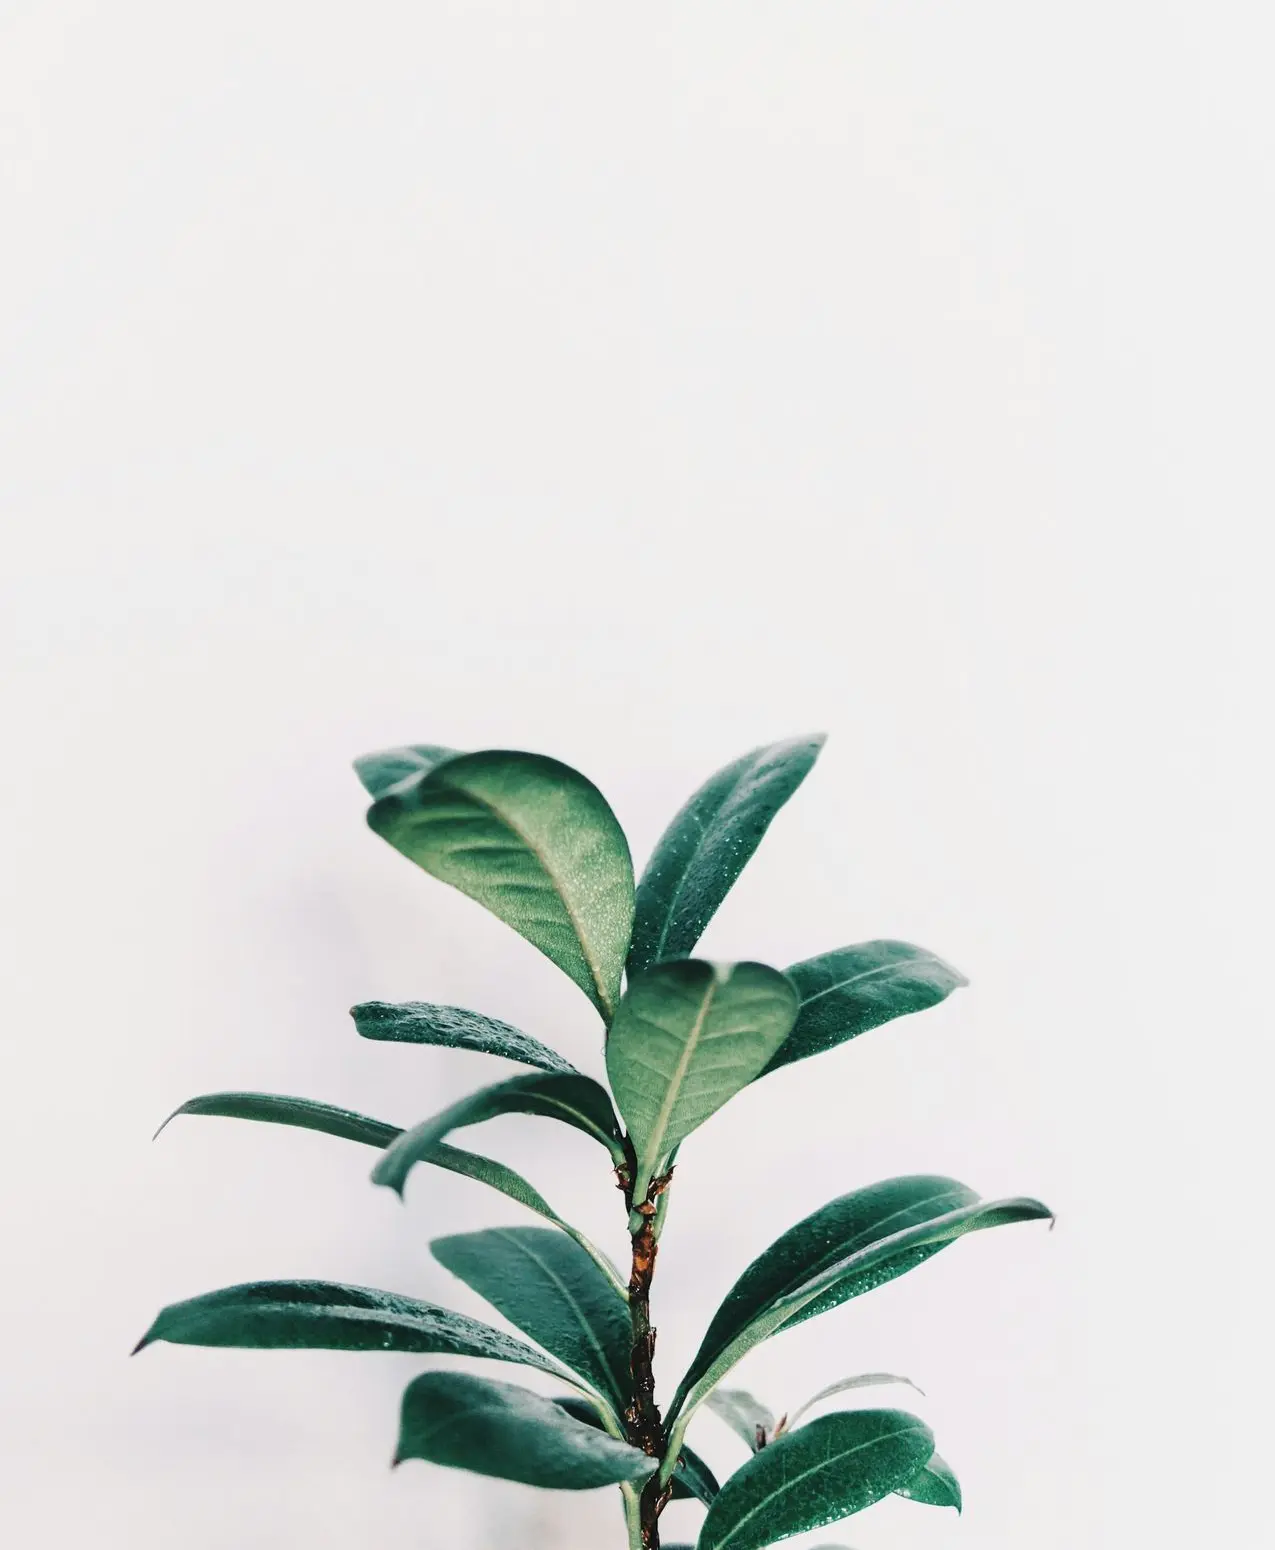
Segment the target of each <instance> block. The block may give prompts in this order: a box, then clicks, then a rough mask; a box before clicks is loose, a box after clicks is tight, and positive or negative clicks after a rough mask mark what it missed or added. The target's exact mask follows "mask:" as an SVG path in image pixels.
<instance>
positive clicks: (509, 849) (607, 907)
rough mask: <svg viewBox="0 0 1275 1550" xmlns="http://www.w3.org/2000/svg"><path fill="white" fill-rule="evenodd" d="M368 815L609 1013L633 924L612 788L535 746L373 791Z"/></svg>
mask: <svg viewBox="0 0 1275 1550" xmlns="http://www.w3.org/2000/svg"><path fill="white" fill-rule="evenodd" d="M367 820H368V823H369V824H370V825H371V827H372V828H373V829H374V830H375V832H376V833H377V834H379V835H381V837H382V838H383V839H386V840H388V841H389V843H390V844H391V845H393V846H394V848H395V849H396V850H399V851H402V853H403V854H404V855H405V856H407V857H409V859H411V860H412V861H415V862H416V863H417V865H418V866H421V867H423V868H424V869H425V871H427V872H429V873H430V874H431V875H433V876H434V877H437V878H439V879H440V880H441V881H443V882H445V883H450V884H451V885H452V886H453V887H454V888H458V889H460V891H461V892H462V893H465V894H468V895H469V897H470V898H471V899H476V900H477V901H478V902H479V903H480V904H482V905H484V906H486V908H487V909H489V910H490V911H491V912H492V913H493V914H494V915H497V916H499V918H500V919H501V920H503V921H504V922H505V923H506V924H507V925H510V926H512V927H513V928H514V930H515V931H517V932H519V933H520V934H521V935H522V936H524V937H526V939H527V940H528V941H529V942H531V943H532V944H533V945H534V946H536V947H538V948H539V949H540V951H541V952H542V953H544V954H545V955H546V957H548V958H550V959H551V960H552V961H553V962H554V963H556V964H557V965H558V967H559V968H560V969H562V970H563V971H564V973H566V974H568V975H569V976H570V977H571V978H572V979H573V980H574V981H575V982H576V984H577V985H579V986H580V988H581V989H582V990H584V991H585V993H586V994H587V995H588V996H590V997H591V998H592V1000H593V1001H594V1002H595V1004H596V1005H597V1007H598V1009H599V1010H600V1011H601V1013H602V1015H603V1016H604V1017H605V1018H606V1019H607V1020H608V1021H609V1020H610V1018H611V1015H612V1013H613V1012H614V1010H615V1006H616V1003H617V1002H618V1000H619V998H620V975H621V972H622V970H623V967H624V958H625V954H626V953H627V951H628V946H629V933H630V930H631V928H632V924H633V864H632V861H631V860H630V858H629V847H628V841H627V840H626V839H625V837H624V832H623V830H622V829H621V828H620V825H619V824H618V823H617V822H616V818H615V814H614V813H613V812H612V811H611V809H610V807H608V806H607V802H606V799H605V797H603V795H602V793H601V792H600V791H599V790H598V789H597V787H596V786H594V785H593V784H592V783H591V782H590V781H588V780H586V779H585V778H584V776H583V775H581V774H580V773H579V772H578V771H576V770H573V769H571V768H569V766H567V765H565V764H560V763H559V762H558V761H557V760H556V759H547V758H544V757H542V756H541V755H539V754H530V753H512V752H507V751H504V750H498V749H493V750H491V751H489V752H486V753H472V754H462V755H460V756H459V757H457V758H454V759H448V760H446V761H445V762H444V763H442V764H437V765H435V766H434V767H433V768H432V769H430V770H427V771H426V772H425V773H424V774H423V775H421V776H419V777H418V778H417V779H415V780H408V781H400V782H399V783H398V784H397V785H396V786H394V787H393V788H392V789H391V790H390V791H388V792H387V793H386V794H384V795H383V796H381V797H380V798H379V800H378V801H376V802H375V803H374V804H373V806H372V808H371V809H370V811H369V812H368V815H367Z"/></svg>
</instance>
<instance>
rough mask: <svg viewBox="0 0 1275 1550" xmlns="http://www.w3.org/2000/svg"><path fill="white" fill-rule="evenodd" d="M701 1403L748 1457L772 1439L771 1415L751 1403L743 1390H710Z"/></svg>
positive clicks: (763, 1408) (772, 1414)
mask: <svg viewBox="0 0 1275 1550" xmlns="http://www.w3.org/2000/svg"><path fill="white" fill-rule="evenodd" d="M704 1403H705V1404H706V1405H707V1406H708V1408H709V1409H710V1410H711V1411H712V1412H713V1414H714V1415H716V1416H720V1417H721V1419H722V1420H723V1421H725V1422H726V1424H727V1426H729V1427H730V1429H731V1431H733V1432H734V1433H735V1435H736V1436H737V1437H738V1438H739V1439H740V1441H741V1442H743V1443H744V1445H745V1446H746V1447H747V1449H748V1451H749V1452H750V1453H756V1452H757V1451H758V1450H759V1449H760V1448H762V1447H764V1446H765V1444H766V1443H767V1442H769V1440H770V1439H771V1437H772V1436H773V1435H774V1432H775V1414H774V1411H773V1410H768V1409H767V1408H766V1406H765V1405H763V1404H762V1402H761V1401H760V1400H759V1399H754V1398H753V1396H752V1395H751V1394H750V1393H749V1392H748V1390H747V1389H714V1390H713V1392H712V1393H711V1394H710V1395H708V1397H707V1398H706V1399H705V1401H704ZM758 1433H760V1434H761V1440H760V1441H759V1440H758Z"/></svg>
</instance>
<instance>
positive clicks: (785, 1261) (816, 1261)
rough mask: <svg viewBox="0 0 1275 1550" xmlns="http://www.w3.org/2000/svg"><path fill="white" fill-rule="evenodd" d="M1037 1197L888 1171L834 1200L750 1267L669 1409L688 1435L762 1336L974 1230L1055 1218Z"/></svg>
mask: <svg viewBox="0 0 1275 1550" xmlns="http://www.w3.org/2000/svg"><path fill="white" fill-rule="evenodd" d="M1050 1217H1051V1213H1050V1211H1049V1208H1048V1207H1047V1206H1044V1205H1042V1204H1041V1203H1040V1201H1038V1200H1029V1199H1026V1198H1016V1199H1012V1200H999V1201H987V1202H979V1201H978V1198H977V1196H975V1195H974V1192H973V1191H972V1190H970V1189H968V1188H967V1187H966V1186H965V1185H964V1184H960V1183H958V1182H957V1181H956V1180H954V1179H944V1178H936V1177H932V1176H929V1175H919V1176H912V1177H907V1178H901V1179H888V1180H886V1181H885V1182H884V1183H881V1184H874V1185H871V1186H869V1187H868V1188H867V1189H863V1190H856V1191H854V1192H853V1193H852V1194H849V1195H843V1196H841V1197H840V1199H838V1200H834V1201H832V1202H830V1203H829V1204H828V1205H826V1206H824V1207H822V1208H821V1209H820V1210H819V1211H816V1212H814V1213H813V1214H812V1215H811V1216H808V1217H806V1219H805V1220H804V1221H802V1222H799V1223H798V1224H797V1225H796V1226H795V1227H793V1228H790V1229H789V1231H788V1232H786V1233H784V1234H783V1235H782V1237H780V1238H778V1239H776V1241H775V1242H774V1243H773V1244H771V1246H770V1248H768V1249H767V1250H766V1251H765V1252H764V1253H763V1254H761V1255H760V1256H759V1257H758V1258H757V1259H755V1260H754V1261H753V1263H752V1264H751V1265H750V1266H749V1267H748V1269H747V1270H745V1271H744V1273H743V1275H742V1276H741V1277H740V1278H739V1280H738V1281H737V1282H736V1283H735V1285H734V1287H732V1289H731V1290H730V1292H729V1293H728V1294H727V1296H726V1300H725V1301H724V1302H723V1303H722V1305H721V1307H720V1308H719V1309H718V1311H717V1313H716V1315H715V1316H714V1318H713V1321H712V1323H711V1324H710V1325H709V1329H708V1332H707V1334H706V1335H705V1336H704V1340H703V1342H702V1344H701V1346H700V1349H699V1351H698V1353H697V1354H696V1357H695V1360H694V1361H693V1362H692V1363H691V1367H690V1370H689V1371H688V1372H687V1374H686V1376H685V1377H684V1378H683V1379H682V1383H681V1385H680V1387H679V1388H678V1391H677V1394H676V1395H675V1396H674V1399H673V1403H672V1405H671V1406H670V1408H669V1419H670V1421H673V1422H675V1424H674V1426H673V1431H672V1435H673V1437H674V1439H677V1438H678V1437H680V1435H681V1434H682V1432H683V1431H684V1430H685V1426H686V1423H687V1421H688V1420H689V1417H690V1415H691V1414H692V1413H693V1411H694V1409H695V1406H696V1405H698V1404H699V1403H701V1402H702V1400H703V1399H704V1398H705V1396H706V1395H707V1394H708V1393H710V1392H711V1391H712V1389H713V1388H714V1387H716V1385H717V1384H718V1383H719V1382H720V1381H721V1379H722V1378H724V1377H725V1375H726V1374H727V1373H728V1372H729V1371H730V1369H731V1368H732V1367H733V1366H734V1365H735V1363H736V1362H738V1361H739V1360H740V1359H741V1358H742V1357H743V1356H744V1355H746V1354H747V1352H748V1351H750V1350H751V1349H752V1348H753V1347H754V1346H755V1345H758V1344H759V1343H760V1342H761V1341H762V1340H765V1339H767V1338H768V1337H769V1336H770V1335H773V1334H775V1333H777V1331H778V1330H780V1329H782V1328H785V1327H791V1326H793V1325H795V1324H799V1323H801V1322H802V1321H803V1320H805V1319H807V1318H811V1317H813V1316H814V1315H815V1314H817V1313H823V1312H825V1311H826V1310H828V1309H830V1308H835V1307H837V1306H838V1305H839V1304H840V1303H843V1302H845V1301H847V1300H848V1299H849V1298H851V1297H857V1296H859V1295H860V1294H861V1293H863V1292H866V1291H870V1290H872V1288H874V1287H877V1286H881V1285H883V1284H884V1283H885V1282H887V1281H891V1280H893V1279H894V1278H895V1277H896V1276H899V1275H902V1274H904V1273H905V1272H906V1271H908V1270H911V1269H913V1268H914V1267H915V1266H917V1265H919V1264H921V1263H923V1262H924V1261H925V1260H926V1259H928V1258H930V1256H931V1255H933V1254H935V1253H937V1252H938V1251H939V1250H940V1249H941V1248H943V1247H945V1246H946V1245H947V1244H948V1243H951V1242H953V1241H954V1240H955V1239H957V1238H959V1237H962V1236H964V1235H965V1234H966V1233H969V1232H976V1231H980V1230H982V1229H985V1228H989V1227H998V1226H1004V1225H1007V1224H1009V1223H1012V1222H1024V1221H1036V1220H1040V1219H1043V1218H1050Z"/></svg>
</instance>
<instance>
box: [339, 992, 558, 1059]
mask: <svg viewBox="0 0 1275 1550" xmlns="http://www.w3.org/2000/svg"><path fill="white" fill-rule="evenodd" d="M350 1016H351V1017H353V1019H354V1026H355V1027H356V1028H357V1029H358V1031H359V1033H360V1034H361V1036H362V1037H363V1038H365V1039H379V1040H383V1041H386V1042H388V1043H393V1044H436V1045H443V1046H445V1047H447V1048H449V1049H471V1050H478V1051H480V1052H481V1053H483V1054H485V1055H500V1056H502V1057H503V1058H504V1059H505V1060H517V1061H521V1063H522V1064H523V1065H524V1066H538V1067H539V1068H540V1070H541V1071H575V1069H576V1068H575V1067H574V1066H573V1065H572V1064H571V1062H570V1061H569V1060H567V1059H565V1058H564V1057H563V1056H562V1055H559V1054H558V1053H557V1051H556V1050H551V1049H550V1048H549V1046H548V1045H547V1044H542V1043H541V1042H540V1040H539V1039H533V1038H532V1037H531V1035H530V1034H527V1033H523V1032H521V1030H519V1029H517V1028H515V1027H513V1026H512V1025H511V1024H509V1023H502V1022H501V1021H500V1019H499V1018H496V1017H485V1016H484V1015H483V1014H482V1013H481V1012H471V1011H469V1010H467V1009H466V1008H465V1007H463V1006H431V1005H430V1004H429V1003H428V1002H425V1001H405V1002H401V1003H399V1004H397V1005H396V1004H395V1003H393V1002H390V1001H364V1002H363V1003H362V1004H361V1005H359V1006H356V1007H351V1009H350Z"/></svg>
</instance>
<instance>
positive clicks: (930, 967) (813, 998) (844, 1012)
mask: <svg viewBox="0 0 1275 1550" xmlns="http://www.w3.org/2000/svg"><path fill="white" fill-rule="evenodd" d="M784 972H785V973H786V974H787V976H788V978H789V979H790V980H791V981H792V982H793V984H794V985H795V986H796V987H797V994H798V995H799V996H800V997H801V1005H800V1008H799V1010H798V1012H797V1020H796V1022H795V1023H794V1024H793V1025H792V1032H791V1033H790V1034H789V1035H788V1037H787V1038H786V1039H785V1040H784V1042H783V1043H782V1044H781V1045H780V1046H779V1049H778V1050H777V1051H776V1053H775V1055H774V1056H773V1057H772V1059H771V1062H770V1064H769V1065H768V1066H767V1067H766V1070H767V1071H768V1072H769V1071H774V1070H776V1069H778V1067H780V1066H786V1065H788V1064H789V1062H791V1061H794V1060H806V1059H808V1058H809V1057H810V1056H811V1055H818V1054H821V1053H822V1052H823V1051H824V1050H829V1049H833V1048H835V1047H836V1046H837V1045H838V1044H844V1043H845V1042H846V1040H847V1039H854V1038H857V1037H858V1036H859V1034H861V1033H866V1032H867V1031H868V1029H869V1028H877V1027H879V1026H880V1025H881V1024H882V1023H888V1022H890V1021H891V1020H892V1019H893V1018H895V1017H905V1016H907V1014H908V1013H910V1012H921V1011H924V1010H925V1008H926V1007H930V1006H936V1005H937V1004H938V1003H939V1002H940V1001H942V1000H943V999H944V998H945V997H947V996H949V995H951V993H952V992H953V991H954V990H956V989H958V988H959V987H960V986H961V985H966V984H968V983H969V981H968V980H967V979H966V978H965V976H964V975H963V974H961V973H959V972H958V971H957V970H956V969H954V968H953V967H952V966H951V964H948V963H944V962H943V960H942V959H941V958H936V957H935V955H934V954H933V953H930V952H927V951H926V950H925V948H923V947H913V946H912V944H911V943H910V942H890V941H880V942H860V943H859V944H858V945H857V946H855V947H839V948H837V950H836V951H835V952H831V953H821V954H820V956H819V957H818V958H807V959H805V961H804V962H802V963H794V964H793V965H792V967H791V968H788V969H786V970H785V971H784Z"/></svg>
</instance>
